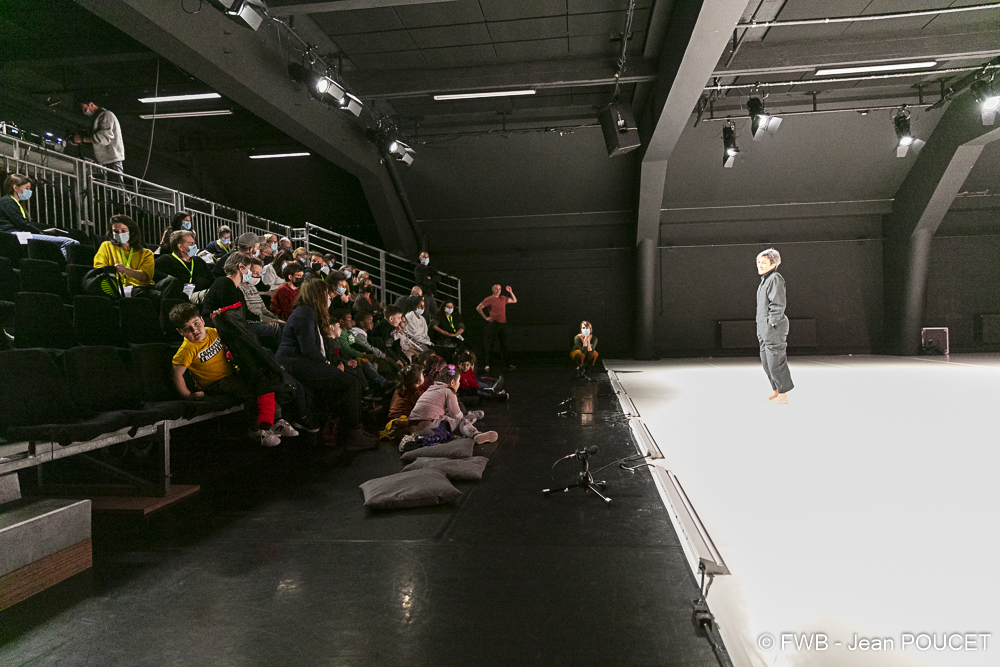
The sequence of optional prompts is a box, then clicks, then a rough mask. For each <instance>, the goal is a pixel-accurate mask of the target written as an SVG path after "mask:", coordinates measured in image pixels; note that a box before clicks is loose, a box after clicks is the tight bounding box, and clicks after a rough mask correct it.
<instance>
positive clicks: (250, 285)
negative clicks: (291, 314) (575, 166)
mask: <svg viewBox="0 0 1000 667" xmlns="http://www.w3.org/2000/svg"><path fill="white" fill-rule="evenodd" d="M263 269H264V266H263V263H262V262H261V261H260V259H259V258H257V257H251V258H250V278H249V279H248V280H246V281H240V285H239V287H240V291H241V292H243V300H244V302H245V303H246V304H247V309H248V310H249V311H250V314H251V315H252V316H253V317H254V318H255V319H256V320H259V321H261V322H263V323H264V324H266V325H267V326H269V327H271V328H272V329H275V330H276V331H277V335H278V336H281V323H280V321H279V318H278V317H275V315H274V313H272V312H271V311H270V310H268V309H267V306H265V305H264V300H263V299H261V298H260V291H259V290H258V286H259V285H260V280H261V279H260V275H259V274H260V273H261V272H262V271H263ZM255 273H256V274H258V275H256V276H255V275H254V274H255Z"/></svg>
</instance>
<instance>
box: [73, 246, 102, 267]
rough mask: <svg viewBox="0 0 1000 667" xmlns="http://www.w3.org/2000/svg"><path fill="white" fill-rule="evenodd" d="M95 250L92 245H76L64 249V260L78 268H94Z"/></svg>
mask: <svg viewBox="0 0 1000 667" xmlns="http://www.w3.org/2000/svg"><path fill="white" fill-rule="evenodd" d="M95 254H97V250H96V249H95V248H94V246H92V245H86V244H83V243H78V244H76V245H71V246H69V247H67V248H66V259H67V261H68V263H69V264H79V265H80V266H86V267H90V268H93V267H94V255H95Z"/></svg>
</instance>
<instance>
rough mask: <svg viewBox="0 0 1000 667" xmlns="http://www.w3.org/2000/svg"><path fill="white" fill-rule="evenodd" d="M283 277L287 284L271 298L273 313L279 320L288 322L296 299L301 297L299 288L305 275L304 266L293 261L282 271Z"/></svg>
mask: <svg viewBox="0 0 1000 667" xmlns="http://www.w3.org/2000/svg"><path fill="white" fill-rule="evenodd" d="M281 275H282V277H283V278H284V279H285V284H284V285H282V286H281V287H279V288H278V289H277V290H276V291H275V292H274V294H273V295H272V296H271V312H272V313H274V314H275V315H276V316H277V317H278V319H279V320H286V321H287V320H288V318H289V317H290V316H291V314H292V310H293V309H294V307H295V306H294V304H295V299H296V298H297V297H298V296H299V288H300V287H301V286H302V282H303V279H304V276H305V273H304V272H303V271H302V266H301V265H300V264H299V263H298V262H296V261H294V260H292V261H289V262H288V264H286V265H285V268H284V269H282V270H281Z"/></svg>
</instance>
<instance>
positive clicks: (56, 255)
mask: <svg viewBox="0 0 1000 667" xmlns="http://www.w3.org/2000/svg"><path fill="white" fill-rule="evenodd" d="M28 257H30V258H31V259H43V260H45V261H47V262H55V263H56V264H57V265H58V266H59V267H63V266H65V265H66V258H65V257H64V256H63V254H62V249H60V247H59V246H58V245H56V244H55V243H53V242H52V241H42V240H40V239H28Z"/></svg>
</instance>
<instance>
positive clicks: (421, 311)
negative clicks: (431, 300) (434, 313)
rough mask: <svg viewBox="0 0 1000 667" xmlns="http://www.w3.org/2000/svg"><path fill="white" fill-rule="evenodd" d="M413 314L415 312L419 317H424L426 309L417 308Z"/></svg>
mask: <svg viewBox="0 0 1000 667" xmlns="http://www.w3.org/2000/svg"><path fill="white" fill-rule="evenodd" d="M413 312H415V313H416V314H417V315H423V314H424V309H423V308H417V309H415V310H414V311H413Z"/></svg>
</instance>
